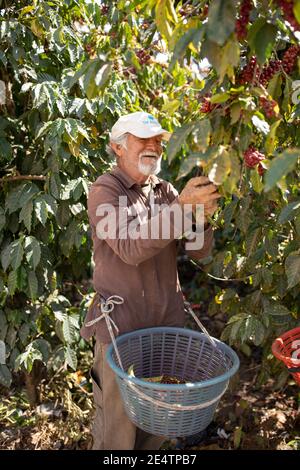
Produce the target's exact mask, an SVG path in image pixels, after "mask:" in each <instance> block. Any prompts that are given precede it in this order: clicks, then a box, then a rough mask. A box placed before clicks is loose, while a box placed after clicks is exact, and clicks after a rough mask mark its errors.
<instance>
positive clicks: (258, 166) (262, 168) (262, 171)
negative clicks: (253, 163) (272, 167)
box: [257, 163, 266, 176]
mask: <svg viewBox="0 0 300 470" xmlns="http://www.w3.org/2000/svg"><path fill="white" fill-rule="evenodd" d="M257 171H258V174H259V175H260V176H262V175H263V174H264V172H265V171H266V170H265V169H264V167H263V166H262V164H261V163H259V164H258V165H257Z"/></svg>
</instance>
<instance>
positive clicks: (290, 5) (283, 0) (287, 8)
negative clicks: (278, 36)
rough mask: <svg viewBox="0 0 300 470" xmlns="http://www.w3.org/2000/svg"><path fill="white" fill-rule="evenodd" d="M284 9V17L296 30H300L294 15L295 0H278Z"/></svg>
mask: <svg viewBox="0 0 300 470" xmlns="http://www.w3.org/2000/svg"><path fill="white" fill-rule="evenodd" d="M277 2H278V4H279V6H280V7H281V9H282V12H283V16H284V19H285V20H286V21H288V22H289V23H290V25H291V26H292V28H293V29H294V30H295V31H300V25H299V23H298V21H297V20H296V18H295V15H294V11H293V9H294V1H293V0H277Z"/></svg>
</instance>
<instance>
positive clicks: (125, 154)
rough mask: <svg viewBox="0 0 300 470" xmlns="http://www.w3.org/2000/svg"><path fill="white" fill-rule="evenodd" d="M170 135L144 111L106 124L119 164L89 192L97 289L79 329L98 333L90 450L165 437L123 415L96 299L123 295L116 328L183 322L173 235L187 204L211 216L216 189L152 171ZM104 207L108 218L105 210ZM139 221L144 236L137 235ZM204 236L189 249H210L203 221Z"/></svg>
mask: <svg viewBox="0 0 300 470" xmlns="http://www.w3.org/2000/svg"><path fill="white" fill-rule="evenodd" d="M169 138H170V133H168V132H167V131H165V130H164V129H162V127H161V126H160V124H159V123H158V121H157V120H156V119H155V118H154V117H153V116H151V115H150V114H148V113H145V112H136V113H131V114H128V115H125V116H122V117H121V118H120V119H119V120H118V121H117V122H116V123H115V124H114V126H113V127H112V130H111V134H110V142H109V146H108V152H109V153H110V154H113V155H114V156H115V157H116V162H117V165H116V166H115V167H114V168H113V170H112V171H110V172H108V173H105V174H103V175H101V176H99V177H98V179H97V180H96V181H95V182H94V183H93V185H92V186H91V189H90V192H89V197H88V215H89V220H90V225H91V231H92V238H93V249H94V251H93V256H94V262H95V268H94V275H93V283H94V288H95V291H96V294H95V296H94V299H93V302H92V304H91V306H90V307H89V311H88V314H87V318H86V321H85V325H84V326H83V327H82V329H81V334H82V336H83V337H84V338H86V339H88V338H90V337H91V336H92V335H94V336H95V338H96V343H95V358H94V364H93V367H92V370H91V377H92V382H93V393H94V401H95V406H96V415H95V419H94V425H93V430H92V433H93V449H95V450H98V449H105V450H126V449H129V450H131V449H149V450H155V449H159V447H160V445H161V444H162V442H163V441H164V437H161V438H160V437H157V436H152V435H149V434H147V433H145V432H144V431H142V430H140V429H139V428H137V427H136V426H135V425H134V424H133V423H132V422H131V421H130V420H129V418H128V417H127V415H126V413H125V410H124V408H123V404H122V400H121V397H120V394H119V390H118V386H117V383H116V381H115V378H114V374H113V372H112V371H111V369H110V368H109V366H108V364H107V362H106V360H105V354H106V351H107V347H108V344H109V343H110V342H111V336H110V333H109V330H108V328H107V324H106V322H105V320H104V319H103V318H102V319H101V320H100V321H97V320H98V319H100V316H101V311H100V310H99V302H100V301H101V300H102V301H103V299H104V300H105V299H107V298H108V297H110V296H112V295H118V296H121V297H122V298H123V299H124V302H123V303H121V304H117V305H115V308H114V310H113V312H111V313H110V317H111V319H112V320H113V321H114V322H115V324H116V325H117V328H118V334H121V333H125V332H128V331H133V330H136V329H140V328H147V327H154V326H177V327H182V326H183V325H184V316H185V314H184V303H183V302H184V301H183V295H182V292H181V288H180V284H179V280H178V274H177V266H176V239H177V238H179V237H180V236H182V235H184V227H182V226H181V225H182V224H180V223H179V222H182V220H183V219H184V218H185V215H184V207H185V206H186V205H190V206H189V207H190V212H191V211H192V210H193V209H195V205H196V204H201V205H203V206H204V219H205V216H207V215H212V214H213V213H214V212H215V210H216V208H217V198H218V197H220V196H219V194H218V192H217V188H216V187H215V186H214V185H213V184H211V183H210V182H209V180H208V178H206V177H203V176H201V177H197V178H192V179H191V180H190V181H189V182H188V183H187V184H186V186H185V188H184V189H183V191H182V192H181V193H180V194H178V192H177V191H176V189H175V188H174V187H173V186H172V184H171V183H169V182H167V181H164V180H163V179H160V178H158V177H157V176H156V175H157V174H158V173H159V171H160V164H161V157H162V140H163V139H164V140H168V139H169ZM124 201H125V202H124ZM155 205H156V206H160V209H159V210H157V211H156V212H155V208H154V211H152V208H153V207H154V206H155ZM104 209H106V210H107V214H109V213H110V217H107V214H106V216H105V215H104V214H105V210H104ZM176 211H177V212H176ZM112 212H113V214H112ZM171 212H173V216H172V215H171ZM194 212H195V211H194ZM145 214H146V217H145ZM174 214H175V215H174ZM176 214H177V215H176ZM178 214H179V218H180V220H179V221H178ZM124 215H126V217H124ZM105 217H106V218H105ZM176 217H177V220H175V219H176ZM111 221H113V222H114V224H113V225H114V227H113V228H115V229H116V230H115V234H114V233H113V232H114V230H111V228H112V226H110V229H108V230H107V225H110V222H111ZM136 221H137V222H136ZM132 222H136V223H135V225H132ZM152 222H158V223H159V225H160V226H159V228H158V229H157V230H156V236H151V234H152V232H151V231H150V227H152V226H151V223H152ZM167 222H168V223H169V226H170V227H169V228H171V230H169V231H170V232H171V233H170V234H169V235H168V236H167V237H166V236H163V234H162V232H163V230H164V225H166V223H167ZM204 222H206V220H204ZM154 225H155V224H154ZM137 228H139V229H141V232H142V231H143V233H144V236H137ZM156 228H157V227H156ZM142 229H143V230H142ZM133 232H134V233H133ZM145 234H146V236H145ZM202 235H203V232H202ZM202 239H203V243H202V244H201V247H198V248H197V249H194V250H190V251H189V252H187V253H188V255H189V256H192V257H193V258H196V259H201V258H205V257H207V256H208V255H209V254H210V252H211V247H212V242H213V233H212V228H211V227H210V226H209V224H207V223H205V225H204V238H203V237H202Z"/></svg>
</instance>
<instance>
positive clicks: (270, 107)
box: [259, 96, 277, 118]
mask: <svg viewBox="0 0 300 470" xmlns="http://www.w3.org/2000/svg"><path fill="white" fill-rule="evenodd" d="M259 104H260V106H261V107H262V108H263V110H264V113H265V115H266V116H267V118H273V117H276V116H277V113H276V111H275V106H277V103H276V101H275V100H271V99H270V100H268V99H267V98H265V97H264V96H261V97H260V98H259Z"/></svg>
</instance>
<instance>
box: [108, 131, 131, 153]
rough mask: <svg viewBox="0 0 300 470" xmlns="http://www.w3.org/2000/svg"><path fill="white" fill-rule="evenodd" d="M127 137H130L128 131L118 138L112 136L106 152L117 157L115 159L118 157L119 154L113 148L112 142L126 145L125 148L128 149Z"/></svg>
mask: <svg viewBox="0 0 300 470" xmlns="http://www.w3.org/2000/svg"><path fill="white" fill-rule="evenodd" d="M127 137H128V133H126V134H123V135H121V136H120V137H117V138H116V139H112V138H110V139H109V143H108V145H107V146H106V148H105V150H106V153H107V154H108V155H109V157H111V158H115V159H117V158H118V155H117V154H116V153H115V151H114V150H113V149H112V147H111V144H117V145H121V146H122V147H124V149H125V150H127V145H126V144H127Z"/></svg>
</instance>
